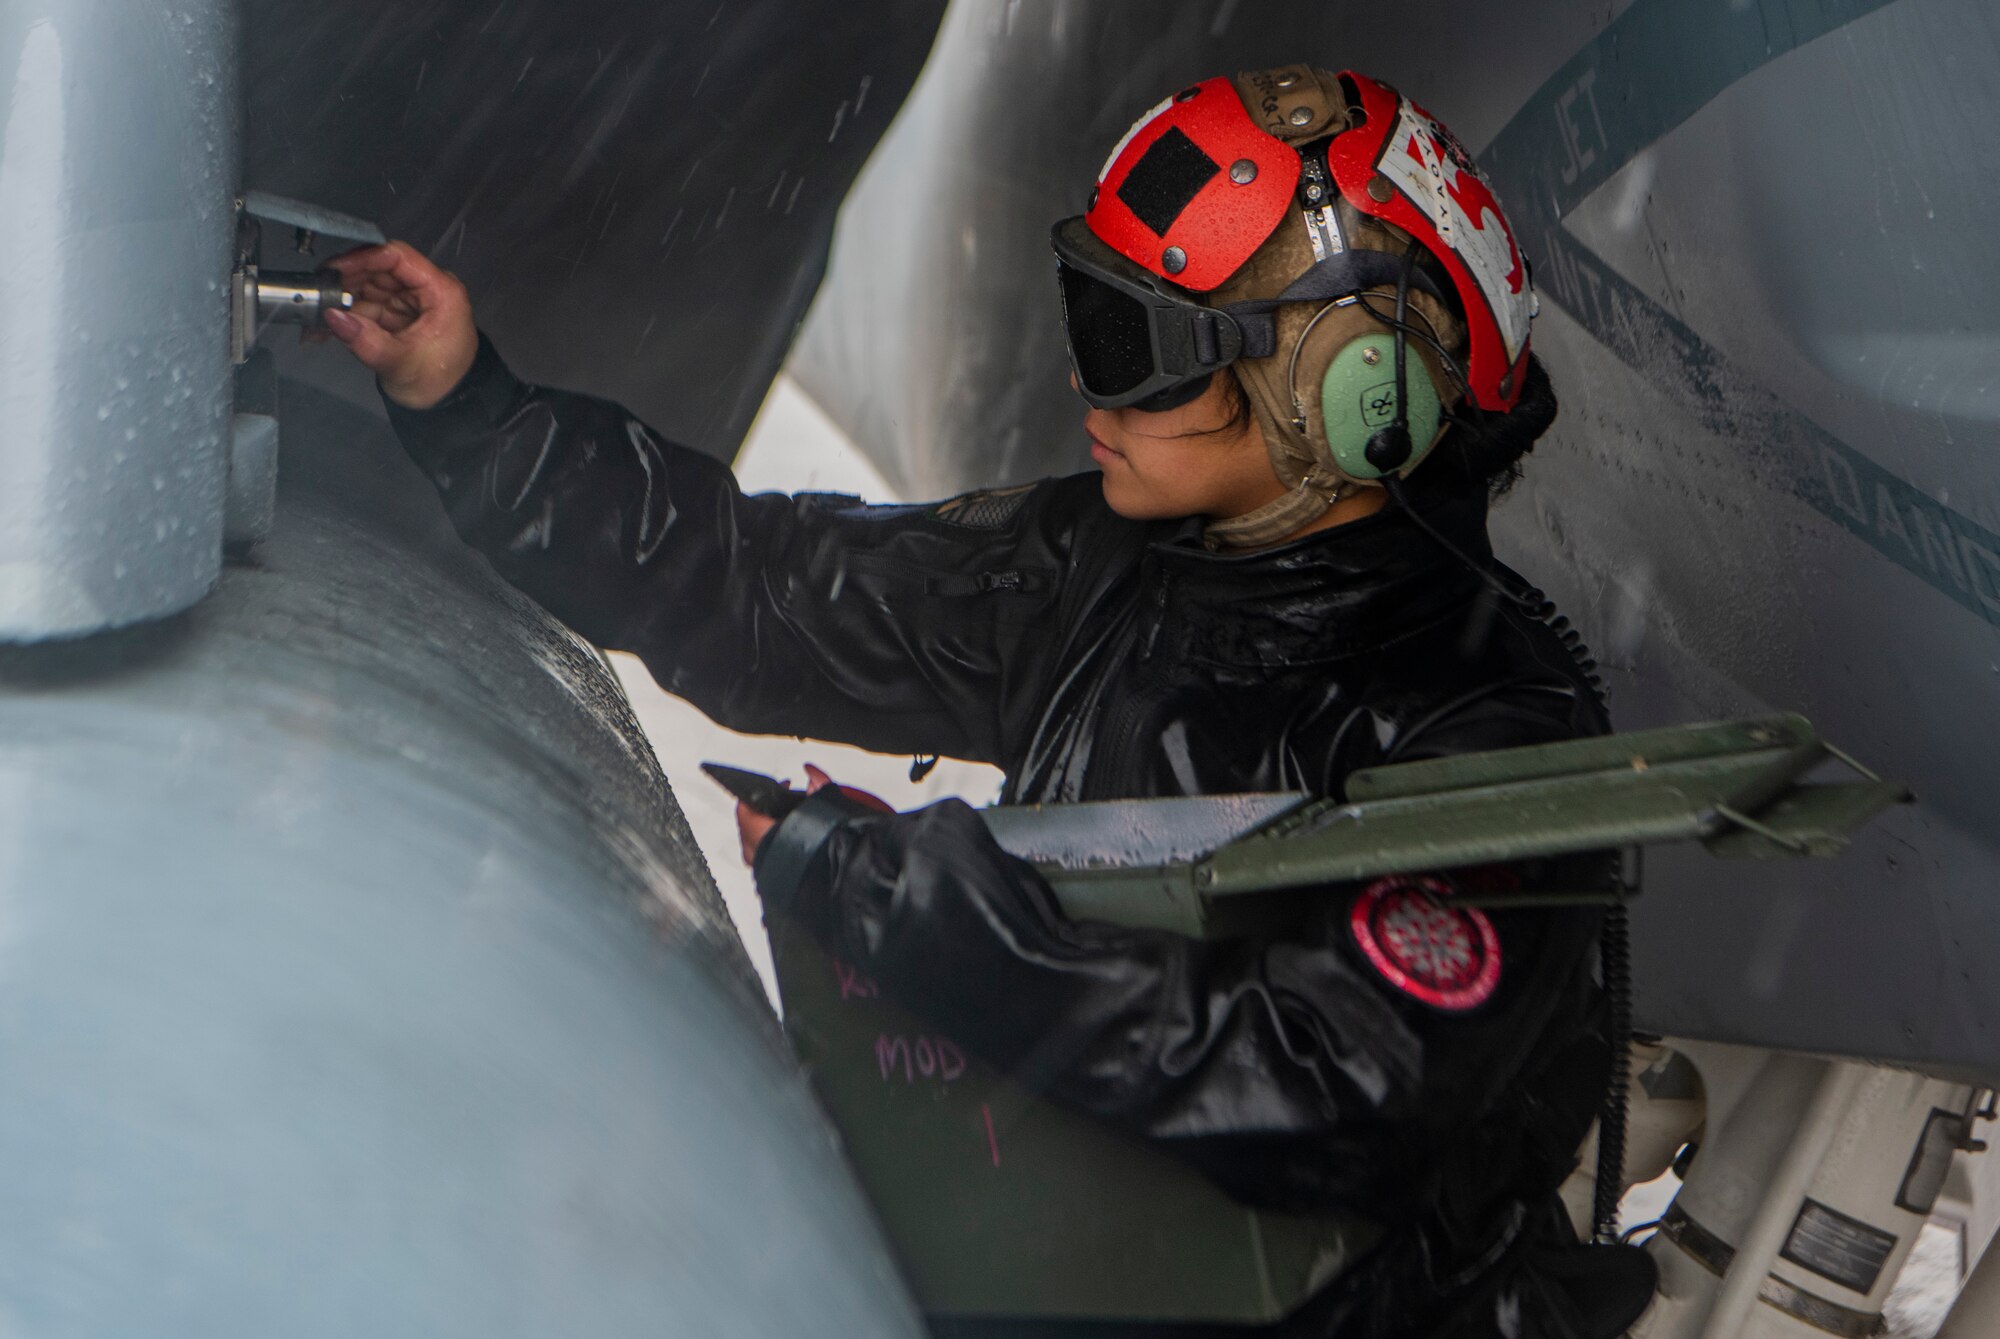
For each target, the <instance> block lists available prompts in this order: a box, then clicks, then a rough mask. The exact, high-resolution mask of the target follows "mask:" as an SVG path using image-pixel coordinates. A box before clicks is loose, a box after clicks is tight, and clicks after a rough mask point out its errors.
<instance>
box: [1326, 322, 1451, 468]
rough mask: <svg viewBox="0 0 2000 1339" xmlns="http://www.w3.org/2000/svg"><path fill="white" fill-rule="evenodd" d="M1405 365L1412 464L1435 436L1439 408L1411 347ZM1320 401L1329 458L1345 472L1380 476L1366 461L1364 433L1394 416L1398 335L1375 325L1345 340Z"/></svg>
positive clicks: (1385, 424)
mask: <svg viewBox="0 0 2000 1339" xmlns="http://www.w3.org/2000/svg"><path fill="white" fill-rule="evenodd" d="M1404 368H1405V373H1404V375H1405V379H1406V380H1407V381H1408V382H1409V395H1410V409H1409V414H1408V418H1407V422H1408V423H1409V425H1410V440H1411V441H1412V442H1414V443H1416V450H1415V452H1413V453H1412V454H1411V456H1410V465H1415V464H1416V463H1417V462H1418V461H1420V460H1422V459H1423V458H1424V453H1425V452H1427V451H1429V450H1430V448H1431V443H1432V442H1433V441H1435V440H1436V438H1437V430H1438V420H1439V418H1440V417H1441V412H1442V411H1441V409H1440V406H1439V405H1438V395H1437V387H1435V386H1433V385H1432V384H1431V378H1430V373H1429V372H1428V371H1427V370H1426V369H1425V367H1424V364H1423V361H1422V360H1421V359H1419V358H1418V357H1417V355H1416V353H1415V352H1414V351H1412V352H1409V353H1407V354H1405V363H1404ZM1319 403H1320V412H1321V414H1323V415H1324V416H1325V419H1326V444H1327V446H1328V447H1329V448H1331V449H1332V452H1333V463H1334V464H1336V465H1338V466H1339V467H1340V469H1341V472H1342V473H1343V474H1346V475H1347V476H1348V477H1349V478H1353V479H1379V478H1381V477H1382V471H1381V470H1378V469H1376V468H1375V467H1374V466H1373V465H1371V464H1369V463H1368V455H1367V450H1368V439H1369V438H1370V437H1372V436H1374V435H1375V432H1376V430H1377V429H1379V428H1386V427H1388V426H1389V425H1390V424H1391V423H1393V422H1395V419H1396V337H1395V336H1394V335H1393V334H1390V333H1389V332H1387V331H1375V332H1371V333H1369V334H1366V335H1363V336H1361V337H1360V338H1359V339H1354V340H1350V341H1348V344H1347V347H1346V348H1343V349H1342V350H1341V351H1340V352H1339V353H1337V354H1335V355H1334V356H1333V362H1332V363H1330V364H1328V366H1327V369H1326V376H1325V377H1323V378H1322V379H1321V380H1320V400H1319ZM1403 468H1404V470H1405V471H1407V469H1408V468H1409V466H1404V467H1403Z"/></svg>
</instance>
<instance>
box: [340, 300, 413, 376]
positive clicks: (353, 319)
mask: <svg viewBox="0 0 2000 1339" xmlns="http://www.w3.org/2000/svg"><path fill="white" fill-rule="evenodd" d="M326 328H327V329H328V330H331V331H332V332H333V337H334V338H335V339H337V340H339V341H340V342H341V343H342V344H345V345H346V346H347V347H348V349H349V350H350V351H351V352H352V353H353V354H354V356H355V358H357V359H358V360H360V363H361V365H362V366H363V367H365V368H367V369H368V370H369V371H370V372H374V373H377V374H378V375H379V374H380V373H382V372H384V371H386V370H387V369H389V368H390V367H391V366H393V365H394V363H395V361H396V346H395V340H394V339H393V338H392V337H391V336H390V335H389V332H388V331H386V330H384V329H383V328H382V327H381V326H379V325H377V324H376V323H375V322H374V321H371V320H370V319H368V318H367V317H366V316H360V315H357V314H356V313H354V312H351V311H341V310H340V309H339V308H338V307H335V308H333V309H332V310H330V311H328V312H327V314H326Z"/></svg>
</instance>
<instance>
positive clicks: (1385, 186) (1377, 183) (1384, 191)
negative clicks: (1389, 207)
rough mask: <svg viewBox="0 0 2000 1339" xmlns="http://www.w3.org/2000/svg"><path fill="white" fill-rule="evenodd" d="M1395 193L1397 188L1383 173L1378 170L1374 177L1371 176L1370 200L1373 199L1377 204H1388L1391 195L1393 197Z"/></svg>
mask: <svg viewBox="0 0 2000 1339" xmlns="http://www.w3.org/2000/svg"><path fill="white" fill-rule="evenodd" d="M1395 194H1396V188H1395V187H1394V186H1392V185H1390V184H1389V179H1388V178H1387V177H1385V176H1383V175H1382V174H1381V173H1379V172H1378V173H1376V174H1375V175H1374V176H1373V177H1371V178H1369V180H1368V198H1369V199H1370V200H1373V201H1374V202H1375V203H1376V204H1378V205H1386V204H1388V203H1389V201H1390V199H1391V197H1393V196H1394V195H1395Z"/></svg>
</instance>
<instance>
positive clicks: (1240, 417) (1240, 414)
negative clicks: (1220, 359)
mask: <svg viewBox="0 0 2000 1339" xmlns="http://www.w3.org/2000/svg"><path fill="white" fill-rule="evenodd" d="M1210 375H1211V376H1212V377H1213V379H1214V380H1215V381H1216V382H1219V383H1220V384H1221V386H1222V403H1223V407H1224V413H1223V419H1222V422H1220V423H1218V424H1216V425H1215V426H1214V427H1212V428H1192V429H1190V430H1188V431H1187V432H1184V433H1181V434H1180V435H1181V436H1183V437H1221V436H1223V435H1224V434H1229V435H1232V436H1233V435H1235V434H1236V433H1240V432H1242V431H1243V430H1244V429H1246V428H1248V427H1249V426H1250V419H1251V409H1250V395H1249V393H1248V392H1247V391H1245V390H1244V389H1243V383H1242V382H1241V381H1239V380H1238V379H1237V376H1236V371H1235V369H1234V368H1228V367H1221V368H1217V369H1216V370H1215V371H1214V372H1213V373H1211V374H1210Z"/></svg>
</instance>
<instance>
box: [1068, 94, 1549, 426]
mask: <svg viewBox="0 0 2000 1339" xmlns="http://www.w3.org/2000/svg"><path fill="white" fill-rule="evenodd" d="M1334 88H1337V89H1338V96H1335V95H1334V94H1333V89H1334ZM1342 104H1344V105H1342ZM1336 197H1337V200H1336ZM1337 201H1344V202H1345V203H1346V204H1347V205H1348V206H1351V207H1352V209H1353V210H1354V211H1356V212H1358V213H1359V214H1361V215H1364V216H1366V217H1367V218H1369V219H1373V220H1377V221H1379V222H1381V223H1386V224H1391V225H1394V227H1395V228H1397V229H1400V230H1401V232H1402V233H1403V234H1405V235H1407V236H1408V237H1409V238H1410V239H1412V240H1414V241H1415V243H1416V244H1417V246H1418V247H1419V248H1421V255H1420V256H1417V255H1416V253H1412V254H1413V256H1414V257H1415V259H1416V264H1415V266H1414V268H1413V267H1411V266H1410V265H1406V264H1400V263H1399V262H1398V260H1397V258H1396V257H1395V256H1394V255H1393V253H1391V252H1389V251H1386V250H1383V249H1368V248H1359V247H1353V246H1349V245H1347V244H1346V243H1345V241H1344V239H1343V237H1342V234H1341V229H1340V225H1339V222H1338V215H1337V211H1336V209H1335V205H1336V203H1337ZM1288 217H1289V218H1302V219H1303V221H1304V225H1305V229H1306V230H1307V231H1308V232H1309V233H1310V234H1311V237H1312V256H1313V260H1312V261H1311V262H1310V263H1309V264H1308V265H1306V266H1305V267H1304V269H1303V272H1302V273H1298V274H1292V275H1285V276H1282V278H1283V279H1284V280H1285V283H1284V285H1283V287H1282V289H1281V290H1280V291H1277V292H1274V293H1267V294H1263V295H1261V296H1262V297H1263V299H1264V300H1261V301H1256V302H1237V303H1232V304H1226V305H1222V306H1210V305H1208V304H1206V303H1203V302H1200V301H1198V300H1195V299H1193V298H1192V297H1191V296H1190V295H1191V294H1205V293H1211V292H1213V291H1214V290H1216V289H1217V288H1220V287H1222V286H1223V285H1224V284H1225V283H1226V282H1227V281H1229V280H1230V279H1231V277H1232V276H1235V275H1237V274H1238V272H1239V271H1240V270H1242V269H1243V267H1244V266H1245V265H1246V264H1247V263H1248V262H1249V261H1250V260H1251V258H1252V257H1253V255H1256V254H1257V253H1258V251H1259V249H1260V248H1262V247H1263V246H1264V244H1265V243H1266V241H1267V240H1269V239H1271V238H1272V236H1273V234H1274V233H1275V232H1277V230H1278V228H1279V227H1280V225H1281V224H1282V223H1283V222H1284V221H1285V220H1286V219H1287V218H1288ZM1079 222H1080V224H1081V226H1078V224H1079ZM1086 234H1087V235H1086ZM1056 244H1057V252H1058V255H1059V256H1060V257H1061V259H1062V261H1063V263H1064V266H1065V274H1064V298H1065V309H1066V314H1067V315H1068V316H1069V319H1070V326H1071V350H1072V356H1073V357H1074V358H1075V360H1076V364H1077V372H1078V378H1079V381H1080V382H1081V383H1082V384H1083V386H1084V390H1085V394H1086V398H1089V399H1091V400H1092V402H1093V403H1098V404H1107V405H1108V404H1131V403H1136V402H1140V401H1141V400H1142V399H1146V398H1148V397H1150V398H1152V399H1153V400H1155V401H1158V400H1159V397H1160V396H1162V395H1163V394H1167V393H1169V392H1171V390H1172V388H1173V387H1175V386H1177V385H1182V384H1185V383H1189V382H1196V383H1198V382H1199V379H1200V378H1202V377H1205V376H1206V375H1207V374H1208V373H1209V372H1212V371H1214V370H1215V369H1216V368H1218V367H1221V366H1226V365H1227V364H1228V363H1230V362H1232V361H1234V360H1235V359H1236V358H1239V357H1240V358H1255V357H1259V356H1268V355H1269V354H1271V353H1272V352H1274V351H1275V346H1276V338H1275V335H1274V333H1272V331H1271V329H1270V325H1271V312H1272V311H1273V309H1274V307H1275V305H1276V304H1278V303H1282V302H1305V301H1325V300H1327V299H1329V298H1334V297H1338V296H1340V295H1342V294H1344V293H1351V292H1356V291H1361V290H1365V289H1368V288H1373V287H1378V286H1380V285H1383V284H1385V283H1386V284H1395V283H1396V282H1397V278H1398V271H1399V270H1400V271H1401V273H1402V278H1403V281H1404V282H1405V283H1406V284H1409V283H1412V282H1413V283H1414V284H1415V286H1416V288H1418V289H1421V290H1423V291H1426V292H1429V293H1430V294H1432V295H1433V296H1434V297H1437V298H1440V299H1442V300H1444V301H1445V303H1446V304H1447V305H1448V306H1449V307H1450V308H1452V309H1453V310H1452V315H1453V316H1456V317H1458V318H1459V319H1461V320H1462V321H1463V323H1464V327H1465V335H1466V348H1467V353H1466V356H1465V360H1464V366H1463V369H1462V371H1460V370H1459V369H1456V368H1454V371H1458V372H1459V375H1460V376H1462V379H1463V383H1464V388H1465V391H1466V393H1467V394H1468V395H1469V396H1470V397H1471V399H1472V400H1473V402H1474V403H1475V404H1477V405H1478V406H1480V407H1481V408H1483V409H1489V410H1501V411H1504V410H1507V409H1511V408H1512V407H1513V405H1514V403H1515V400H1516V399H1517V398H1518V396H1519V394H1520V389H1521V384H1522V380H1523V377H1524V374H1525V370H1526V365H1527V359H1528V320H1529V317H1530V315H1531V314H1532V312H1533V310H1534V306H1535V301H1534V295H1533V291H1532V289H1531V287H1530V284H1529V281H1528V275H1527V267H1526V265H1525V264H1524V262H1523V261H1522V258H1521V253H1520V248H1519V247H1518V246H1517V245H1516V244H1515V241H1514V235H1513V231H1512V229H1511V228H1510V227H1509V226H1508V223H1507V219H1506V216H1505V214H1503V213H1502V212H1501V209H1500V205H1499V203H1498V201H1497V200H1495V198H1494V196H1493V191H1492V187H1491V186H1490V185H1489V183H1488V182H1487V180H1486V178H1485V176H1484V175H1483V174H1482V173H1481V172H1480V171H1479V169H1478V167H1477V166H1475V165H1474V163H1473V161H1472V158H1471V155H1470V154H1468V153H1467V152H1466V151H1465V149H1464V147H1463V146H1462V145H1461V144H1460V143H1459V142H1458V140H1457V139H1455V138H1454V137H1453V136H1452V134H1451V132H1450V131H1448V130H1446V129H1445V128H1444V126H1443V125H1441V124H1440V123H1439V122H1438V121H1437V119H1436V118H1435V117H1433V116H1431V115H1430V113H1428V112H1426V111H1425V110H1424V109H1423V108H1422V107H1420V106H1418V105H1417V104H1416V103H1414V102H1412V101H1410V100H1409V99H1408V98H1405V97H1403V96H1402V95H1401V94H1400V93H1398V92H1396V90H1394V89H1392V88H1390V87H1389V86H1387V85H1386V84H1382V83H1378V82H1377V81H1375V80H1372V79H1369V78H1367V77H1366V76H1363V75H1359V74H1355V73H1353V72H1352V71H1347V72H1343V73H1341V74H1339V75H1337V76H1325V75H1319V74H1317V73H1316V72H1314V71H1311V70H1309V69H1307V68H1306V67H1303V66H1292V67H1286V68H1284V69H1278V70H1271V71H1264V72H1259V73H1255V74H1249V75H1245V76H1243V77H1242V78H1241V79H1238V80H1233V81H1232V80H1230V79H1226V78H1214V79H1208V80H1205V81H1203V82H1202V83H1199V84H1195V85H1193V86H1192V87H1190V88H1186V89H1183V90H1181V91H1180V92H1179V93H1177V94H1175V95H1174V96H1173V97H1171V98H1169V99H1167V100H1166V101H1165V102H1162V103H1160V104H1159V105H1158V106H1156V107H1154V108H1153V109H1151V110H1150V111H1148V112H1147V113H1146V114H1145V115H1144V116H1142V117H1141V118H1140V119H1139V121H1138V123H1137V124H1136V125H1134V126H1133V127H1132V129H1131V130H1130V131H1129V132H1128V133H1127V134H1126V135H1125V137H1124V138H1123V139H1122V140H1120V141H1119V142H1118V144H1117V146H1116V147H1115V148H1113V150H1112V152H1111V155H1110V157H1109V159H1108V160H1107V161H1106V162H1105V165H1104V169H1103V171H1102V172H1101V173H1100V174H1099V177H1098V181H1097V188H1096V190H1095V191H1093V192H1092V195H1091V202H1090V208H1089V210H1088V212H1086V213H1085V214H1084V215H1083V216H1082V218H1081V220H1080V221H1079V220H1066V221H1065V222H1064V223H1062V224H1058V225H1057V230H1056ZM1105 250H1108V251H1110V252H1113V253H1116V256H1117V257H1119V258H1122V260H1123V261H1125V262H1128V264H1124V265H1121V264H1118V263H1117V262H1116V261H1115V260H1112V259H1110V258H1109V257H1107V256H1105V255H1104V254H1103V252H1104V251H1105ZM1079 276H1081V278H1079ZM1085 280H1088V281H1091V282H1092V283H1098V284H1104V285H1108V286H1109V289H1110V290H1111V291H1112V292H1115V294H1116V296H1115V297H1114V296H1111V295H1110V294H1109V293H1107V292H1106V291H1103V290H1100V289H1098V288H1094V287H1090V288H1087V285H1086V283H1085ZM1232 287H1240V285H1232ZM1125 299H1130V302H1129V303H1127V302H1125V301H1124V300H1125ZM1079 301H1082V302H1085V303H1094V304H1095V306H1094V307H1092V308H1091V310H1090V313H1089V314H1090V315H1091V316H1092V317H1094V318H1098V317H1102V316H1103V315H1104V313H1105V312H1106V311H1107V310H1110V311H1113V312H1115V314H1116V315H1117V317H1118V319H1119V320H1120V321H1122V322H1123V324H1122V327H1120V326H1114V327H1112V329H1113V330H1114V332H1115V333H1114V334H1113V335H1112V336H1111V337H1110V338H1109V339H1107V338H1105V337H1104V336H1103V333H1102V331H1103V327H1100V328H1099V331H1098V334H1097V336H1096V337H1095V338H1094V339H1084V340H1082V341H1081V342H1083V343H1084V345H1085V347H1082V348H1079V347H1078V345H1079V342H1080V339H1079V331H1078V326H1079V324H1080V322H1079V321H1078V319H1077V316H1076V313H1075V308H1076V306H1077V304H1078V302H1079ZM1141 312H1143V317H1144V320H1145V322H1146V324H1147V330H1148V335H1149V339H1150V357H1146V356H1144V355H1145V354H1146V353H1147V352H1148V350H1146V349H1142V348H1141V340H1142V337H1141V335H1140V334H1139V333H1138V332H1139V326H1138V325H1137V324H1135V322H1136V321H1138V320H1139V319H1140V316H1139V315H1137V314H1138V313H1141ZM1204 321H1205V322H1206V323H1207V324H1206V325H1204V324H1203V322H1204ZM1142 362H1144V363H1146V364H1148V365H1147V366H1146V367H1145V368H1144V369H1143V374H1142V375H1137V379H1136V380H1134V377H1135V374H1140V373H1141V368H1140V366H1139V365H1140V363H1142ZM1093 374H1094V377H1095V384H1094V385H1093ZM1126 382H1130V383H1131V384H1130V385H1126V386H1125V387H1124V389H1122V390H1118V389H1111V387H1112V386H1114V385H1116V384H1119V383H1126ZM1146 388H1151V389H1146Z"/></svg>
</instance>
